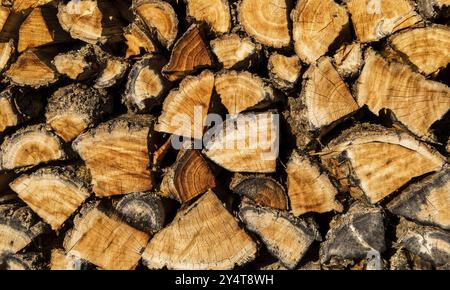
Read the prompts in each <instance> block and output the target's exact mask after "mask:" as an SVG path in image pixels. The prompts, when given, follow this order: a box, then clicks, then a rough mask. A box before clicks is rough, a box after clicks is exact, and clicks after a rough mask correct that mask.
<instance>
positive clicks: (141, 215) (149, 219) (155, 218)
mask: <svg viewBox="0 0 450 290" xmlns="http://www.w3.org/2000/svg"><path fill="white" fill-rule="evenodd" d="M115 208H116V210H117V212H118V213H119V216H120V217H121V218H122V219H123V220H124V221H125V222H127V223H128V224H129V225H130V226H132V227H133V228H135V229H138V230H140V231H142V232H145V233H148V234H151V235H153V234H155V233H157V232H159V231H160V230H161V229H162V228H163V227H164V226H165V222H166V219H167V216H168V214H169V212H168V211H169V210H170V205H169V204H168V203H167V202H165V201H163V199H162V198H161V197H159V196H157V195H155V194H152V193H132V194H127V195H125V196H124V197H123V198H122V199H121V200H120V201H119V202H118V203H117V205H116V206H115Z"/></svg>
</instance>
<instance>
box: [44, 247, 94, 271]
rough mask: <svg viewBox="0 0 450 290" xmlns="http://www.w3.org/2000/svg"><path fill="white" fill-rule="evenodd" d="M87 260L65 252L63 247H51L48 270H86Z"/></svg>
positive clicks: (87, 266)
mask: <svg viewBox="0 0 450 290" xmlns="http://www.w3.org/2000/svg"><path fill="white" fill-rule="evenodd" d="M87 269H89V262H87V261H85V260H83V259H80V258H78V257H76V256H74V255H73V254H66V252H65V251H64V250H63V249H53V250H52V253H51V258H50V270H87Z"/></svg>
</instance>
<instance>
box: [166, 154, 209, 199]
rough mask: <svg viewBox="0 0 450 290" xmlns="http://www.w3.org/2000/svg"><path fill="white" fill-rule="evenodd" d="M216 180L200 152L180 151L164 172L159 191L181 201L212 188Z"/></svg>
mask: <svg viewBox="0 0 450 290" xmlns="http://www.w3.org/2000/svg"><path fill="white" fill-rule="evenodd" d="M214 187H216V181H215V177H214V174H213V172H212V171H211V169H210V168H209V166H208V164H207V163H206V161H205V160H204V159H203V157H202V155H201V153H200V152H198V151H196V150H186V151H184V152H183V151H182V152H180V156H179V157H178V159H177V161H176V162H175V164H174V165H173V166H172V167H171V168H170V169H169V170H168V171H167V172H166V174H165V176H164V179H163V181H162V184H161V188H160V190H161V193H162V194H164V195H165V196H167V197H171V198H174V199H176V200H178V201H179V202H181V203H184V202H188V201H189V200H191V199H193V198H195V197H196V196H198V195H200V194H203V193H205V192H206V191H207V190H208V189H214Z"/></svg>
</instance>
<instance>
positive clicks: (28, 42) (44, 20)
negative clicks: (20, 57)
mask: <svg viewBox="0 0 450 290" xmlns="http://www.w3.org/2000/svg"><path fill="white" fill-rule="evenodd" d="M57 12H58V11H57V9H56V8H52V7H46V8H35V9H33V11H32V12H31V13H30V14H29V15H28V17H27V18H26V19H25V21H24V22H23V23H22V25H21V26H20V29H19V42H18V44H17V50H18V51H19V52H22V51H25V50H27V49H30V48H34V47H39V46H43V45H49V44H55V43H61V42H67V41H70V39H71V38H70V36H69V34H68V33H67V32H65V31H64V30H63V29H62V28H61V26H60V25H59V22H58V18H57V17H56V14H57Z"/></svg>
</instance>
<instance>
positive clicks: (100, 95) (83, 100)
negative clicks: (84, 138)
mask: <svg viewBox="0 0 450 290" xmlns="http://www.w3.org/2000/svg"><path fill="white" fill-rule="evenodd" d="M111 110H112V100H111V97H110V96H109V95H108V94H107V92H106V91H103V90H97V89H95V88H89V87H87V86H85V85H81V84H72V85H69V86H66V87H62V88H60V89H58V90H57V91H56V92H55V93H53V95H52V96H51V97H50V99H49V100H48V104H47V110H46V113H45V117H46V120H47V124H48V125H49V126H50V127H52V129H53V130H54V131H55V133H56V134H58V135H59V136H60V137H61V138H62V139H64V141H66V142H70V141H72V140H73V139H75V138H76V137H77V136H79V135H80V134H81V133H83V132H84V131H85V130H86V129H88V128H90V127H93V126H94V125H96V124H97V123H98V122H99V121H100V119H101V118H102V117H103V116H105V115H107V114H108V113H109V112H110V111H111Z"/></svg>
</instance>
